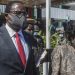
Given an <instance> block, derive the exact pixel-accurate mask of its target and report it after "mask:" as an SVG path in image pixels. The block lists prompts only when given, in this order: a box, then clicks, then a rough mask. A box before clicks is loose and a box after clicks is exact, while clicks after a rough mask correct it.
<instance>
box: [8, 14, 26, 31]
mask: <svg viewBox="0 0 75 75" xmlns="http://www.w3.org/2000/svg"><path fill="white" fill-rule="evenodd" d="M9 18H10V20H8V23H9V24H10V27H11V28H12V29H15V30H19V29H21V28H23V23H24V21H25V16H23V15H22V16H21V17H19V16H17V15H14V14H13V15H9Z"/></svg>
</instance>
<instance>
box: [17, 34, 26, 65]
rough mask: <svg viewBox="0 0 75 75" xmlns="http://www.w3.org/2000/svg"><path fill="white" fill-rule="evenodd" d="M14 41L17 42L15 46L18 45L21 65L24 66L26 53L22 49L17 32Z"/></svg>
mask: <svg viewBox="0 0 75 75" xmlns="http://www.w3.org/2000/svg"><path fill="white" fill-rule="evenodd" d="M16 42H17V46H18V51H19V56H20V58H21V61H22V63H23V65H24V66H25V65H26V55H25V53H24V49H23V46H22V43H21V40H20V38H19V34H18V33H16Z"/></svg>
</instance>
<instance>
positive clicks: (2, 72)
mask: <svg viewBox="0 0 75 75" xmlns="http://www.w3.org/2000/svg"><path fill="white" fill-rule="evenodd" d="M5 12H6V15H5V18H6V24H5V25H4V26H2V27H1V28H0V75H37V72H36V67H35V62H34V54H33V50H32V43H31V38H30V37H29V36H28V34H26V32H24V31H23V28H24V27H25V22H26V20H25V19H26V18H25V9H24V4H23V3H22V2H21V1H11V2H9V3H8V5H7V6H6V10H5Z"/></svg>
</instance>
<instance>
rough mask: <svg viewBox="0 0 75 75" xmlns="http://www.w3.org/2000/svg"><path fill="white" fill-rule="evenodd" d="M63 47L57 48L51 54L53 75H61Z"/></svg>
mask: <svg viewBox="0 0 75 75" xmlns="http://www.w3.org/2000/svg"><path fill="white" fill-rule="evenodd" d="M60 51H61V47H56V48H55V49H54V50H53V52H52V54H51V62H52V64H51V67H52V74H51V75H59V71H60V64H61V63H60V61H61V53H60Z"/></svg>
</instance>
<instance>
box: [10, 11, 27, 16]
mask: <svg viewBox="0 0 75 75" xmlns="http://www.w3.org/2000/svg"><path fill="white" fill-rule="evenodd" d="M10 13H13V14H17V15H20V14H24V15H26V12H25V11H10Z"/></svg>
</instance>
